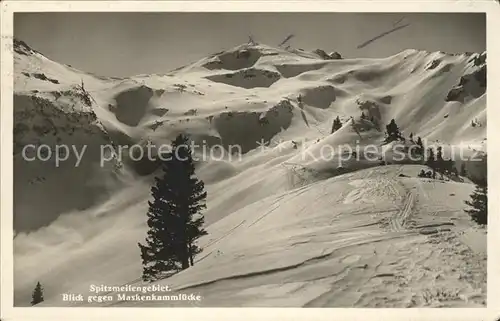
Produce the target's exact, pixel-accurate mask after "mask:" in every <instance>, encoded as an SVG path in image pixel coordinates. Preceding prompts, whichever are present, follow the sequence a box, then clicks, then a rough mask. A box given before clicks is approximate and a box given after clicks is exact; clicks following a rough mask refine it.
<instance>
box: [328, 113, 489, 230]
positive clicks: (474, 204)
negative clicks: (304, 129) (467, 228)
mask: <svg viewBox="0 0 500 321" xmlns="http://www.w3.org/2000/svg"><path fill="white" fill-rule="evenodd" d="M360 118H361V119H363V120H367V116H366V115H365V114H364V112H362V113H361V116H360ZM370 121H371V122H372V123H373V124H374V125H376V121H375V119H374V118H373V116H371V117H370ZM341 127H342V122H341V120H340V118H339V117H338V116H337V117H336V118H335V119H334V121H333V126H332V130H331V133H332V134H333V133H334V132H336V131H337V130H339V129H340V128H341ZM393 141H403V142H405V141H406V139H405V138H404V137H403V135H402V133H401V131H400V129H399V127H398V125H397V124H396V121H395V119H391V120H390V122H389V123H388V124H387V125H386V132H385V139H384V143H386V144H388V143H391V142H393ZM409 141H410V143H412V144H414V145H413V146H414V149H413V150H414V151H415V153H416V154H417V156H421V158H420V160H421V161H422V163H423V164H424V165H427V166H428V167H429V168H430V169H431V170H430V171H425V170H424V169H422V170H421V171H420V173H418V175H417V176H418V177H421V178H432V179H440V180H443V179H444V176H448V177H456V178H458V177H460V176H461V177H467V178H469V179H471V181H473V182H474V184H475V186H476V188H475V190H474V192H473V193H472V194H471V195H470V198H471V199H470V200H467V201H465V204H466V205H467V206H468V207H469V208H467V209H465V210H464V211H465V212H466V213H467V214H468V215H469V216H470V217H471V219H472V220H473V221H474V222H476V223H477V224H479V225H487V223H488V196H487V191H488V184H487V176H486V174H484V177H480V178H476V177H472V176H470V175H468V172H467V171H466V168H465V162H462V163H461V165H460V172H459V170H458V169H457V167H456V165H455V162H454V161H453V159H451V158H450V159H445V158H444V157H443V148H442V146H438V147H437V148H436V149H433V148H431V147H429V148H427V155H425V153H424V152H425V151H426V147H425V146H424V144H423V141H422V138H421V137H420V136H418V137H417V139H416V140H415V139H414V136H413V133H410V136H409ZM381 164H382V165H385V164H387V163H386V162H385V160H384V161H382V162H381ZM481 166H483V167H484V168H485V169H486V168H487V164H486V158H484V159H483V164H481ZM437 174H439V175H440V177H438V176H437Z"/></svg>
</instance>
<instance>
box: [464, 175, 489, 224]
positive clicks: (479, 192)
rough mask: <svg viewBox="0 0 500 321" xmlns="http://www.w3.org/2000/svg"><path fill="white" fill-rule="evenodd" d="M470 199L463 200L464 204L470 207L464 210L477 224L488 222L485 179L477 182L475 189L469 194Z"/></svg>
mask: <svg viewBox="0 0 500 321" xmlns="http://www.w3.org/2000/svg"><path fill="white" fill-rule="evenodd" d="M470 198H471V200H470V201H465V204H467V205H469V206H470V208H468V209H466V210H465V212H466V213H467V214H469V216H470V217H471V219H472V220H473V221H474V222H476V223H477V224H479V225H487V224H488V184H487V183H486V180H485V181H483V182H479V183H478V184H477V185H476V189H475V190H474V192H473V193H472V194H471V195H470Z"/></svg>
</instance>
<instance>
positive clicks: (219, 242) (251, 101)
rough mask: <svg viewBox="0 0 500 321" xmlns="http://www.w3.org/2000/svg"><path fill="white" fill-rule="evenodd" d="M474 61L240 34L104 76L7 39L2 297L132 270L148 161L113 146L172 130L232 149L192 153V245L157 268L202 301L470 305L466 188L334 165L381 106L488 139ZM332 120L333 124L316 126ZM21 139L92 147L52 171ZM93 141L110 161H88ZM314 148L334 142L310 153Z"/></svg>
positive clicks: (480, 146) (462, 135)
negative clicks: (196, 233)
mask: <svg viewBox="0 0 500 321" xmlns="http://www.w3.org/2000/svg"><path fill="white" fill-rule="evenodd" d="M485 68H486V63H485V53H484V54H481V55H480V54H462V55H449V54H444V53H428V52H423V51H417V50H406V51H403V52H402V53H400V54H398V55H394V56H392V57H388V58H384V59H348V60H347V59H346V60H344V59H337V60H330V59H329V60H324V59H322V58H321V56H319V55H318V54H317V53H314V52H305V51H298V50H291V51H286V50H283V49H278V48H272V47H269V46H265V45H241V46H237V47H235V48H232V49H230V50H227V51H224V52H221V53H218V54H215V55H212V56H211V57H207V58H204V59H201V60H200V61H198V62H196V63H193V64H191V65H189V66H185V67H182V68H179V69H178V70H176V71H173V72H170V73H168V74H164V75H161V74H157V75H140V76H135V77H131V78H127V79H117V78H109V77H98V76H94V75H90V74H88V73H84V72H81V71H78V70H76V69H74V68H72V67H69V66H64V65H61V64H58V63H56V62H53V61H51V60H49V59H48V58H46V57H44V56H43V55H41V54H40V53H37V52H36V51H34V50H32V49H31V48H29V47H28V46H27V45H26V44H24V43H21V42H17V43H16V55H15V73H16V75H15V106H14V108H15V118H14V121H15V128H16V133H15V144H16V146H18V149H17V154H16V155H15V157H16V158H15V181H16V186H15V193H16V198H15V225H16V226H15V229H16V232H17V235H16V238H15V241H14V243H15V302H16V305H25V304H29V300H27V299H26V298H27V297H29V296H30V292H31V290H32V288H33V284H34V283H36V281H37V280H40V281H41V282H42V283H43V284H44V287H45V291H46V293H45V297H46V302H45V303H44V304H45V305H49V306H50V305H56V306H61V305H67V304H69V303H68V302H61V297H60V294H61V293H66V292H71V291H73V292H85V291H88V287H89V284H91V283H94V284H97V283H103V284H108V285H119V284H123V283H131V282H132V283H133V282H138V281H137V280H138V278H139V277H140V271H141V266H140V260H139V259H140V258H139V254H138V249H137V242H138V241H141V240H142V239H143V238H144V235H145V231H146V226H145V215H144V214H145V211H146V206H147V203H146V201H147V200H148V199H149V184H150V183H151V174H153V173H154V171H155V170H156V167H157V163H155V162H153V161H149V160H147V159H144V158H143V159H140V160H137V161H134V160H133V159H131V157H130V155H128V151H127V150H126V149H123V150H122V151H121V152H122V155H121V156H122V157H120V146H123V145H132V144H140V145H141V146H143V148H144V147H145V146H146V144H147V143H148V142H152V143H153V144H156V145H159V144H168V143H169V142H170V141H171V139H173V138H174V137H175V135H177V134H178V133H179V132H188V133H189V134H190V135H191V137H192V138H193V140H194V141H195V142H197V143H198V144H200V145H201V144H206V145H207V146H214V145H219V144H220V145H222V146H224V147H226V148H229V147H230V146H232V145H238V146H241V148H242V152H243V153H244V154H243V156H242V158H241V159H236V157H235V158H233V159H231V158H230V157H229V156H228V155H225V157H223V158H222V159H217V156H218V155H216V154H214V155H210V156H211V157H207V158H206V159H204V160H202V161H200V163H199V164H198V175H199V176H200V177H201V178H202V179H203V180H204V181H205V182H206V184H207V189H208V197H209V198H208V209H207V211H206V213H205V217H206V224H207V230H208V231H209V235H208V236H206V237H204V238H202V239H201V245H202V247H204V252H203V253H202V254H201V255H200V257H199V258H198V263H197V264H196V265H195V266H194V267H192V268H190V269H188V270H186V271H183V272H181V273H179V274H177V275H175V276H173V277H171V278H169V279H167V280H165V281H162V282H163V283H165V284H168V285H171V286H172V287H174V288H178V289H181V288H185V290H184V291H188V292H189V291H197V292H200V293H201V294H202V295H203V296H204V300H203V301H202V302H201V304H202V305H209V306H210V305H215V306H221V305H228V306H231V305H247V306H254V305H256V306H261V305H293V306H297V305H300V306H367V307H375V306H394V307H399V306H438V305H445V306H475V305H481V304H484V300H485V293H486V292H485V282H486V281H485V279H486V277H485V275H486V273H485V268H486V261H485V251H484V248H485V240H486V238H485V235H484V232H483V231H481V230H477V229H476V228H475V227H474V226H473V224H472V223H471V222H470V221H469V218H468V217H466V216H465V214H464V213H463V208H464V204H463V200H465V199H467V198H468V195H469V194H470V192H471V191H472V189H473V185H472V184H470V183H467V181H466V182H465V183H455V182H451V181H449V182H445V181H434V180H428V179H421V178H417V177H416V175H417V173H418V172H419V171H420V167H419V165H391V166H382V167H380V166H378V165H379V161H377V160H375V161H374V160H368V159H361V160H359V161H356V160H352V159H351V160H348V161H342V160H341V158H342V157H343V156H345V155H344V154H343V153H342V152H338V149H335V148H337V147H339V146H341V145H343V144H348V145H350V146H353V147H354V145H355V144H356V142H357V141H358V142H359V145H360V146H367V145H368V144H375V145H377V146H380V145H381V142H382V140H383V137H384V136H383V130H384V125H385V124H386V123H388V121H389V120H390V119H391V118H395V119H396V122H397V123H398V125H399V126H400V128H401V129H402V130H403V132H404V134H405V136H407V135H409V133H410V132H413V133H414V135H415V136H417V135H419V136H421V137H422V138H423V139H424V140H425V139H429V141H428V143H429V144H432V143H434V142H435V141H436V140H438V141H439V143H441V144H445V149H446V148H450V149H451V147H454V146H458V145H463V146H468V147H467V148H464V149H465V153H466V154H468V155H469V156H472V155H473V154H474V151H473V148H474V149H477V150H483V151H486V144H485V143H486V142H485V138H486V96H485V91H484V90H485V85H486V84H485V80H483V79H482V73H483V72H484V70H485ZM463 79H465V80H463ZM450 92H451V94H450ZM457 92H458V94H457ZM361 111H363V112H364V113H365V114H366V115H367V116H369V117H371V116H373V117H374V119H375V121H374V122H371V121H366V120H361V119H359V117H360V115H361ZM336 116H339V117H340V119H341V120H342V122H343V123H344V126H343V127H342V128H341V129H340V130H338V131H337V132H335V133H334V134H329V133H330V129H331V125H332V121H333V118H335V117H336ZM351 117H352V118H354V120H350V119H351ZM352 121H354V125H353V126H351V125H350V122H352ZM473 121H474V122H477V123H479V125H475V126H472V125H471V124H472V122H473ZM44 126H45V127H44ZM40 127H43V128H48V129H47V130H43V129H40ZM377 127H378V128H377ZM380 129H382V130H380ZM74 133H76V134H74ZM29 143H33V144H52V145H54V144H63V143H64V144H70V145H72V144H74V145H75V146H76V148H77V150H81V147H82V146H84V145H87V146H88V148H89V151H87V152H86V153H85V155H84V157H83V158H82V164H85V165H82V166H78V167H76V168H75V167H74V164H75V162H74V161H73V159H72V161H66V162H64V164H63V165H62V166H61V167H59V168H56V167H55V166H54V164H53V163H49V162H26V161H25V160H23V159H21V158H20V154H19V153H20V149H22V147H23V146H26V144H29ZM262 143H265V145H267V147H262V146H260V145H261V144H262ZM294 144H297V146H298V147H299V148H294ZM103 145H109V148H106V149H105V150H106V153H107V154H106V156H109V157H107V158H106V160H109V161H105V162H104V166H100V162H101V161H102V158H99V156H100V155H98V154H99V152H101V150H100V148H101V146H103ZM326 147H330V149H327V150H333V151H332V152H331V153H329V156H331V157H330V158H329V159H322V158H321V157H320V156H322V152H323V151H324V150H325V149H326ZM386 148H387V147H383V146H381V148H380V149H379V150H378V151H375V152H374V154H375V155H379V153H381V152H382V151H385V149H386ZM137 151H138V150H135V152H137ZM196 151H197V153H198V154H199V153H201V151H202V149H201V147H199V148H197V150H196ZM113 154H114V155H115V157H114V158H113V157H111V155H113ZM132 157H134V155H132ZM375 159H376V158H375ZM339 165H342V167H341V168H339ZM367 168H369V169H367ZM468 168H470V169H473V168H474V167H473V166H469V167H468ZM346 169H347V170H348V171H350V173H347V174H343V173H345V170H346ZM480 170H482V169H481V168H479V169H478V171H480ZM40 173H43V176H44V179H38V180H37V179H36V177H37V176H39V175H40ZM400 174H403V175H405V176H408V177H402V176H399V175H400ZM478 175H479V174H478ZM92 178H94V179H92ZM32 181H36V182H37V183H36V184H33V183H31V182H32ZM68 185H69V186H68ZM62 193H64V195H65V197H64V198H62V197H61V194H62ZM82 196H84V197H82ZM42 203H43V204H48V205H42ZM34 213H36V216H35V214H34ZM35 217H36V220H35V219H34V218H35ZM25 231H31V233H29V234H28V233H25ZM124 232H125V233H124ZM471 240H472V241H471ZM478 244H479V245H478ZM61 253H64V256H61ZM464 262H467V263H466V264H464ZM75 266H77V267H78V268H76V269H75ZM466 267H467V269H468V270H465V269H466ZM332 269H333V271H332ZM471 271H472V272H471ZM433 292H436V293H433ZM385 297H388V298H389V299H388V300H385V299H384V298H385ZM114 304H120V303H116V302H115V303H114ZM121 304H125V305H131V304H133V303H130V302H127V303H121ZM139 304H141V305H142V304H145V303H144V302H141V303H139ZM156 304H160V305H161V304H165V302H163V303H158V302H157V303H156Z"/></svg>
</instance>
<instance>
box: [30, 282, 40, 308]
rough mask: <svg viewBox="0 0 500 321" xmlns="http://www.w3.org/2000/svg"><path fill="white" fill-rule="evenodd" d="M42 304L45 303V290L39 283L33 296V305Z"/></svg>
mask: <svg viewBox="0 0 500 321" xmlns="http://www.w3.org/2000/svg"><path fill="white" fill-rule="evenodd" d="M40 302H43V288H42V285H41V284H40V282H37V283H36V286H35V289H34V290H33V295H32V296H31V305H36V304H38V303H40Z"/></svg>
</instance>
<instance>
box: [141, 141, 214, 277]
mask: <svg viewBox="0 0 500 321" xmlns="http://www.w3.org/2000/svg"><path fill="white" fill-rule="evenodd" d="M166 156H167V157H166V158H165V159H166V160H165V161H164V162H163V166H162V169H163V172H164V173H163V176H162V177H160V178H158V177H157V178H155V182H156V184H155V185H154V186H153V187H152V188H151V194H152V196H153V201H152V202H151V201H149V202H148V204H149V210H148V213H147V216H148V220H147V224H148V226H149V231H148V232H147V237H146V245H142V244H140V243H139V248H140V249H141V258H142V262H143V275H142V278H143V280H145V281H152V280H155V279H158V278H161V276H162V274H163V273H165V272H172V271H178V270H182V269H186V268H188V267H189V266H190V265H191V266H192V265H194V256H196V255H197V254H199V253H200V252H201V248H199V247H198V246H197V244H196V241H197V239H198V238H200V237H201V236H203V235H206V234H207V232H206V231H205V230H204V229H203V227H202V225H203V223H204V217H203V215H201V213H200V212H201V211H202V210H203V209H205V208H206V205H205V200H206V197H207V193H206V192H205V190H204V189H205V185H204V183H203V181H201V180H199V179H198V178H197V177H196V176H195V166H194V161H193V158H192V151H191V149H190V147H189V139H188V138H187V137H186V136H184V135H182V134H181V135H179V136H177V138H176V139H175V140H174V142H173V143H172V151H171V152H170V153H168V154H167V155H166Z"/></svg>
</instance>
